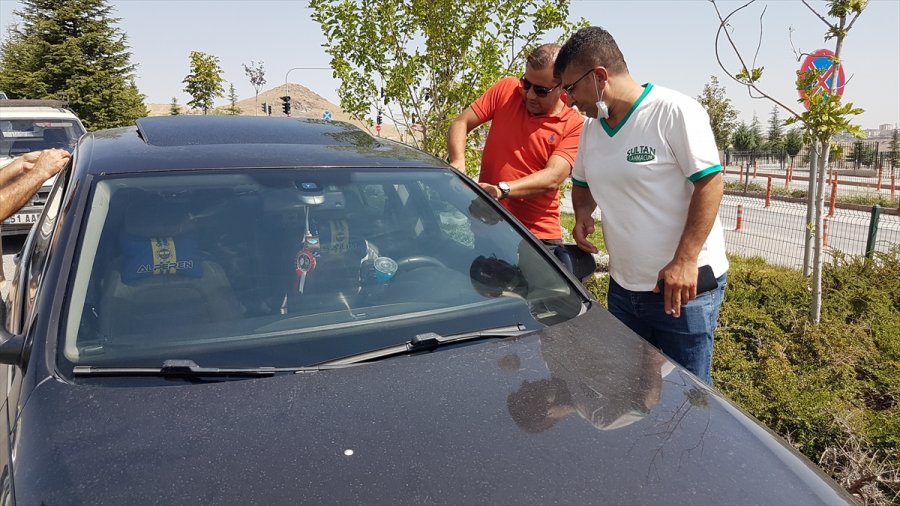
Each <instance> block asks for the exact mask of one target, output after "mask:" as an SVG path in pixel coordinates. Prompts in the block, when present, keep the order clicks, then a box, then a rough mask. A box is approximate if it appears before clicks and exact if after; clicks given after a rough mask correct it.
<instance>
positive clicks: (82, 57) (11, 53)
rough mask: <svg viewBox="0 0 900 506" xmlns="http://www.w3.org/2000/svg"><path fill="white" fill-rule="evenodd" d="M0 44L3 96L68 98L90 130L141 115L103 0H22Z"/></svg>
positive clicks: (120, 39) (123, 46)
mask: <svg viewBox="0 0 900 506" xmlns="http://www.w3.org/2000/svg"><path fill="white" fill-rule="evenodd" d="M21 3H22V9H21V10H17V11H15V13H16V15H18V16H19V17H20V18H21V24H19V25H13V26H12V27H11V28H10V29H9V31H8V38H7V39H6V40H5V41H4V42H3V44H2V45H0V89H2V90H4V91H5V92H6V93H7V94H8V95H9V96H10V98H38V99H59V98H63V99H66V100H68V102H69V107H70V108H71V109H72V110H73V111H74V112H75V114H77V115H78V117H79V118H80V119H81V121H82V122H83V123H84V125H85V127H87V128H88V129H89V130H95V129H100V128H112V127H117V126H125V125H131V124H133V123H134V120H135V119H137V118H140V117H143V116H146V115H147V109H146V107H144V96H143V95H141V94H140V92H139V91H138V89H137V86H136V85H135V84H134V70H135V65H134V64H132V63H131V53H130V52H129V51H128V49H129V48H128V44H127V39H126V37H125V35H124V34H123V33H122V31H121V30H120V29H119V28H118V27H117V26H116V25H117V23H118V22H119V18H115V17H112V16H111V15H110V14H111V12H112V7H110V6H109V5H107V1H106V0H22V2H21Z"/></svg>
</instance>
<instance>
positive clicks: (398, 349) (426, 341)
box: [313, 323, 533, 367]
mask: <svg viewBox="0 0 900 506" xmlns="http://www.w3.org/2000/svg"><path fill="white" fill-rule="evenodd" d="M532 331H533V330H529V329H527V328H526V327H525V325H522V324H521V323H518V324H516V325H510V326H507V327H496V328H492V329H484V330H477V331H475V332H464V333H461V334H453V335H449V336H442V335H440V334H436V333H434V332H426V333H424V334H417V335H416V336H415V337H413V338H412V339H410V340H409V341H407V342H405V343H401V344H397V345H394V346H388V347H386V348H379V349H377V350H371V351H366V352H363V353H357V354H355V355H349V356H346V357H342V358H339V359H336V360H329V361H327V362H322V363H319V364H316V365H315V366H313V367H328V366H343V365H349V364H358V363H360V362H368V361H371V360H377V359H380V358H386V357H391V356H394V355H403V354H407V353H415V352H420V351H432V350H434V349H435V348H439V347H441V346H447V345H450V344H457V343H461V342H463V341H471V340H477V339H502V338H505V337H513V336H519V335H522V334H525V333H527V332H532Z"/></svg>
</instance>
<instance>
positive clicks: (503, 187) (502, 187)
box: [497, 181, 509, 193]
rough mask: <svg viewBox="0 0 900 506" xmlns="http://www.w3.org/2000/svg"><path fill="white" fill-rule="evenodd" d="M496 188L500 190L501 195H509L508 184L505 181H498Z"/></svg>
mask: <svg viewBox="0 0 900 506" xmlns="http://www.w3.org/2000/svg"><path fill="white" fill-rule="evenodd" d="M497 188H500V191H502V192H503V193H509V184H508V183H507V182H506V181H500V182H499V183H497Z"/></svg>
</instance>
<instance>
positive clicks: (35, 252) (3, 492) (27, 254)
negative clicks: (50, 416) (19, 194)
mask: <svg viewBox="0 0 900 506" xmlns="http://www.w3.org/2000/svg"><path fill="white" fill-rule="evenodd" d="M68 172H69V171H68V170H65V171H64V172H62V173H60V177H59V178H58V180H57V182H56V184H55V185H54V187H53V189H52V190H51V192H50V196H49V197H48V199H47V205H46V206H45V207H44V211H43V212H42V214H41V217H40V219H39V220H38V222H37V223H36V224H35V227H34V228H33V229H32V231H31V233H30V234H29V236H28V239H27V240H26V241H25V245H24V246H23V247H22V252H21V253H20V254H19V255H18V262H17V266H16V271H15V274H14V276H13V278H12V284H11V286H10V289H9V294H8V296H7V298H6V301H5V303H6V316H7V317H6V330H7V331H9V332H12V333H16V334H22V333H24V334H27V333H28V325H29V323H30V322H31V320H32V314H33V312H34V304H35V301H36V300H37V296H38V294H39V292H40V289H41V282H42V280H43V273H44V269H45V267H46V264H47V259H48V257H49V252H50V246H51V244H52V237H53V232H54V230H55V229H56V224H57V221H58V218H59V213H60V208H61V204H62V201H63V198H62V197H63V193H64V187H65V182H66V181H67V180H68V178H67V177H66V175H67V174H68ZM35 359H36V357H35V355H34V354H29V360H30V361H34V360H35ZM24 365H25V367H24V368H23V367H20V366H16V365H6V364H3V365H0V395H2V405H0V505H3V504H9V503H10V502H11V499H12V495H11V492H12V490H13V483H12V480H11V477H12V475H13V472H12V462H13V460H12V455H11V448H12V447H13V446H14V441H15V436H14V434H13V430H14V427H15V425H16V418H17V415H18V406H19V400H20V398H21V397H22V395H21V394H22V391H21V389H22V385H23V382H22V379H23V374H24V371H25V370H26V369H27V367H28V365H27V364H24Z"/></svg>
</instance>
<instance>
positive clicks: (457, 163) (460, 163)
mask: <svg viewBox="0 0 900 506" xmlns="http://www.w3.org/2000/svg"><path fill="white" fill-rule="evenodd" d="M448 163H450V166H451V167H453V168H454V169H456V170H458V171H460V172H462V173H463V174H465V173H466V161H465V160H464V159H463V160H454V161H451V162H448Z"/></svg>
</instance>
